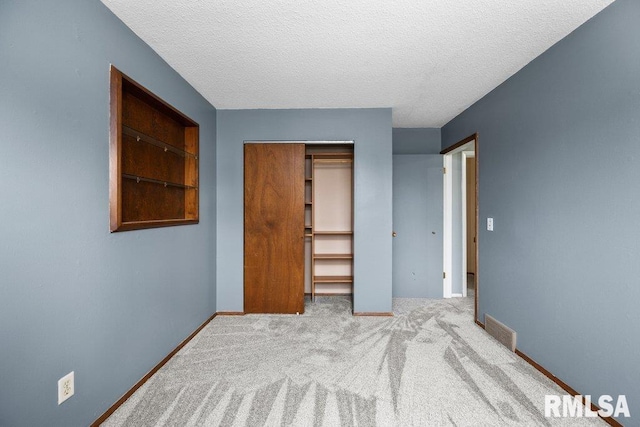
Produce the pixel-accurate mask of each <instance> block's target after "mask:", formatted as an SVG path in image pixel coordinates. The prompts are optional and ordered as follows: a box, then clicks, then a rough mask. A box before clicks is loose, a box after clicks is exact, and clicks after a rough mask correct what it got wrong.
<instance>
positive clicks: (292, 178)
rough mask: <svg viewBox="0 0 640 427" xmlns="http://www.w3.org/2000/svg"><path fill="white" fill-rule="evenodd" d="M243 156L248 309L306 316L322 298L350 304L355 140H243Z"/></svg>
mask: <svg viewBox="0 0 640 427" xmlns="http://www.w3.org/2000/svg"><path fill="white" fill-rule="evenodd" d="M244 154H245V159H244V177H245V182H244V202H245V207H244V311H245V313H289V314H302V313H304V308H305V300H306V301H308V302H315V301H316V297H318V296H348V297H349V300H350V305H351V308H353V287H354V277H353V258H354V254H353V224H354V215H353V196H354V185H353V183H354V180H353V165H354V150H353V142H352V141H340V142H333V141H321V142H320V141H318V142H310V141H290V142H289V141H286V142H245V146H244ZM352 311H353V310H352Z"/></svg>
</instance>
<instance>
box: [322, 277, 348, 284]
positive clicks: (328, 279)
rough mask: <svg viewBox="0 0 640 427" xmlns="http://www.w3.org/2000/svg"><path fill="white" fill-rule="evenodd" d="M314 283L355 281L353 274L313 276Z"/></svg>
mask: <svg viewBox="0 0 640 427" xmlns="http://www.w3.org/2000/svg"><path fill="white" fill-rule="evenodd" d="M313 281H314V283H353V276H313Z"/></svg>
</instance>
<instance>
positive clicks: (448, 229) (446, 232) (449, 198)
mask: <svg viewBox="0 0 640 427" xmlns="http://www.w3.org/2000/svg"><path fill="white" fill-rule="evenodd" d="M465 151H466V152H468V151H473V152H474V153H475V156H474V157H475V162H476V173H475V174H476V180H475V181H476V206H475V222H476V235H475V238H476V250H475V258H476V272H475V273H476V274H475V277H474V278H475V280H474V305H473V306H474V307H473V311H474V314H473V319H474V321H475V322H477V318H478V294H479V289H480V286H479V285H480V280H479V279H480V274H479V271H480V268H479V262H478V261H479V248H480V239H479V236H478V231H479V230H478V224H479V221H478V215H479V206H480V197H479V192H478V189H479V176H480V174H479V171H480V167H479V166H480V162H479V159H480V155H479V144H478V133H474V134H472V135H470V136H468V137H466V138H464V139H462V140H460V141H458V142H457V143H455V144H453V145H451V146H450V147H448V148H445V149H444V150H442V151H441V152H440V154H442V155H443V166H444V180H443V209H444V211H443V217H444V229H443V257H442V258H443V280H442V295H443V297H444V298H451V297H452V296H453V295H452V289H453V281H452V274H451V272H452V270H453V191H454V188H453V174H451V173H447V172H448V171H452V170H453V155H454V154H457V153H460V152H463V153H464V152H465ZM462 161H463V162H464V163H463V168H462V172H463V175H464V174H465V171H466V157H465V155H464V154H463V156H462ZM461 185H462V189H466V180H465V179H462V183H461ZM464 196H466V194H463V198H462V204H463V205H464V206H466V197H464ZM465 217H466V211H465V212H463V219H464V218H465ZM462 226H463V227H464V228H463V231H465V233H464V234H463V236H464V237H465V238H463V239H462V240H463V244H462V248H463V250H464V251H463V254H462V258H463V260H464V262H465V264H464V265H463V271H466V221H463V224H462ZM464 278H465V275H464V274H463V281H464ZM463 283H466V281H464V282H463ZM462 292H463V295H466V293H467V291H466V286H463V287H462ZM458 296H460V295H458Z"/></svg>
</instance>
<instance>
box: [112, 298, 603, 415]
mask: <svg viewBox="0 0 640 427" xmlns="http://www.w3.org/2000/svg"><path fill="white" fill-rule="evenodd" d="M393 309H394V313H395V314H396V315H395V316H394V317H354V316H352V315H351V303H350V301H349V299H348V298H344V297H325V298H318V301H316V302H315V303H308V304H307V307H306V312H305V314H304V315H302V316H288V315H247V316H218V317H216V318H215V319H214V320H213V321H212V322H211V323H209V324H208V325H207V326H206V327H205V328H204V329H203V330H202V331H201V332H200V333H199V334H198V335H197V336H196V337H195V338H194V339H193V340H192V341H191V342H190V343H189V344H188V345H187V346H185V348H183V349H182V350H181V351H180V352H179V353H178V354H177V355H176V356H175V357H174V358H173V359H172V360H171V361H170V362H169V363H167V364H166V365H165V367H164V368H162V369H161V370H160V371H158V373H157V374H156V375H154V377H153V378H151V379H150V380H149V381H148V382H147V383H146V384H145V385H144V386H143V387H141V388H140V389H139V390H138V391H137V392H136V393H135V394H134V395H133V396H132V397H131V398H130V399H129V400H128V401H127V402H126V403H125V404H124V405H122V406H121V407H120V408H119V409H118V410H117V411H116V412H115V413H114V414H113V415H112V416H111V417H110V418H109V419H108V420H107V421H106V422H105V423H104V424H103V425H104V426H217V425H223V426H262V425H269V426H281V425H282V426H286V425H293V426H339V425H343V426H351V425H358V426H373V425H379V426H440V425H442V426H446V425H456V426H479V425H587V424H589V425H604V423H603V422H602V421H601V420H600V419H593V418H590V419H586V418H581V419H565V418H545V417H544V396H545V394H558V395H560V394H564V392H563V391H562V390H561V389H560V388H558V387H557V386H556V385H555V384H553V383H552V382H551V381H549V380H548V379H547V378H545V377H544V376H543V375H541V374H540V373H539V372H537V371H536V370H534V369H533V368H532V367H530V366H529V365H528V364H527V363H525V362H524V361H523V360H522V359H520V358H519V357H518V356H516V355H515V354H513V353H510V352H509V351H508V350H507V349H506V348H504V347H502V346H501V345H500V344H499V343H497V341H495V340H493V338H491V337H489V336H488V335H487V334H486V333H485V332H484V331H483V330H481V329H480V328H478V327H477V326H476V325H474V324H473V322H472V313H473V298H464V299H463V298H457V299H450V300H426V299H394V307H393Z"/></svg>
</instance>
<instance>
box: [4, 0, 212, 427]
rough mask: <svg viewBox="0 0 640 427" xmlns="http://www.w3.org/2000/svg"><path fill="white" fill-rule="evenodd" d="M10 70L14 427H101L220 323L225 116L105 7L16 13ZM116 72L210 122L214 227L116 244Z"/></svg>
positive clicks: (41, 5) (15, 4) (208, 164)
mask: <svg viewBox="0 0 640 427" xmlns="http://www.w3.org/2000/svg"><path fill="white" fill-rule="evenodd" d="M0 58H2V66H0V94H1V96H0V129H2V134H1V135H0V139H1V141H0V195H1V199H2V202H1V203H0V342H1V345H0V361H1V362H0V384H2V387H0V425H2V426H36V425H51V426H86V425H88V424H89V423H90V422H92V421H93V420H95V419H96V418H97V417H98V416H99V415H100V414H101V413H102V412H103V411H105V410H106V409H107V408H108V407H109V406H111V404H113V403H114V402H115V401H116V400H117V399H118V398H119V397H120V396H121V395H122V394H123V393H124V392H125V391H127V390H128V389H129V388H130V387H131V386H132V385H133V384H134V383H135V382H136V381H138V380H139V379H140V378H141V377H142V376H143V375H144V374H145V373H146V372H147V371H149V369H151V368H152V367H153V366H154V365H155V364H157V363H158V362H159V361H160V360H161V359H162V358H163V357H164V356H166V355H167V354H168V353H169V352H170V351H171V350H172V349H173V348H175V347H176V345H178V344H179V343H180V342H181V341H182V340H183V339H184V338H185V337H187V336H188V335H189V334H190V333H191V332H193V331H194V330H195V329H196V327H198V326H199V325H200V324H201V323H202V322H204V321H205V320H206V319H207V318H208V317H209V316H210V315H211V314H212V313H214V311H215V259H216V254H215V240H216V231H215V227H216V221H215V216H216V205H215V203H216V186H215V182H216V176H215V164H216V157H215V137H216V111H215V109H214V108H213V107H212V106H211V105H209V104H208V103H207V102H206V101H205V100H204V99H203V98H202V97H201V96H200V95H198V93H196V91H195V90H194V89H193V88H191V87H190V86H189V85H188V84H187V83H185V81H184V80H182V79H181V78H180V77H179V76H178V75H177V74H176V73H175V72H174V71H173V70H172V69H171V68H170V67H169V66H168V65H167V64H166V63H164V62H163V61H162V60H161V59H160V58H159V57H158V56H157V55H156V54H155V53H154V52H153V51H152V50H151V49H150V48H149V47H148V46H147V45H145V44H144V43H143V42H142V41H141V40H139V39H138V38H137V37H136V36H135V35H134V34H133V33H132V32H131V31H130V30H129V29H128V28H127V27H125V26H124V25H123V24H122V23H121V22H120V21H119V20H118V19H117V18H116V17H115V16H114V15H113V14H112V13H111V12H110V11H109V10H108V9H107V8H106V7H105V6H104V5H102V4H101V3H100V2H98V1H97V0H90V1H87V0H75V1H74V0H58V1H55V2H54V1H38V2H36V1H27V2H25V1H3V2H2V3H0ZM110 63H113V64H115V65H116V66H117V67H119V68H120V69H121V70H122V71H123V72H124V73H126V74H128V75H129V76H131V77H132V78H133V79H135V80H137V81H138V82H140V83H141V84H143V85H145V86H146V87H148V88H149V89H150V90H152V91H153V92H155V93H156V94H157V95H159V96H160V97H162V98H164V99H165V100H166V101H167V102H169V103H170V104H172V105H174V106H175V107H177V108H178V109H180V110H182V111H183V112H184V113H185V114H187V115H188V116H189V117H191V118H192V119H194V120H195V121H197V122H198V123H199V124H200V154H201V156H200V184H201V187H200V188H201V194H200V224H198V225H190V226H180V227H169V228H163V229H152V230H141V231H129V232H123V233H115V234H110V233H109V190H108V182H109V173H108V164H109V151H108V148H109V134H108V129H109V64H110ZM70 371H75V396H73V397H72V398H71V399H69V400H67V401H66V402H65V403H63V404H62V405H60V406H58V405H57V394H56V387H57V380H58V379H59V378H60V377H62V376H63V375H65V374H67V373H68V372H70Z"/></svg>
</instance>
